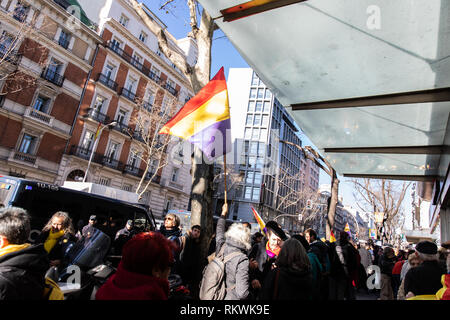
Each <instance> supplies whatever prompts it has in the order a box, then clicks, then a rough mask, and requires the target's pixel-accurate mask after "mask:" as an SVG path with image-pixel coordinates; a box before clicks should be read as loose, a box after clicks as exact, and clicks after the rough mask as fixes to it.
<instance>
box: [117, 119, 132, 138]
mask: <svg viewBox="0 0 450 320" xmlns="http://www.w3.org/2000/svg"><path fill="white" fill-rule="evenodd" d="M116 122H117V124H116V125H115V126H114V127H113V129H114V130H116V131H119V132H120V133H123V134H124V135H126V136H128V137H130V136H131V133H130V132H131V131H132V130H131V128H130V127H128V126H127V125H126V124H123V123H122V122H119V121H118V120H116Z"/></svg>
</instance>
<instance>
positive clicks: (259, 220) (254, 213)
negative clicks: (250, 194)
mask: <svg viewBox="0 0 450 320" xmlns="http://www.w3.org/2000/svg"><path fill="white" fill-rule="evenodd" d="M252 211H253V215H254V216H255V219H256V222H258V224H259V228H260V229H261V231H262V232H263V233H264V234H266V232H267V229H266V224H265V223H264V221H263V219H262V218H261V217H260V216H259V214H258V212H256V210H255V209H254V208H253V207H252Z"/></svg>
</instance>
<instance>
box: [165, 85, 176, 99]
mask: <svg viewBox="0 0 450 320" xmlns="http://www.w3.org/2000/svg"><path fill="white" fill-rule="evenodd" d="M164 89H166V90H167V91H169V92H170V93H171V94H172V95H173V96H175V97H176V96H177V95H178V91H177V90H175V88H174V87H172V86H171V85H170V84H168V83H166V84H165V85H164Z"/></svg>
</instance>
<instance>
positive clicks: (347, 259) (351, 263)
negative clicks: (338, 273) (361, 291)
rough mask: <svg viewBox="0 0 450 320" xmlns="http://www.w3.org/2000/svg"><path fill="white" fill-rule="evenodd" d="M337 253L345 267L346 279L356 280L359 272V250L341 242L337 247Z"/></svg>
mask: <svg viewBox="0 0 450 320" xmlns="http://www.w3.org/2000/svg"><path fill="white" fill-rule="evenodd" d="M336 253H337V255H338V257H339V261H340V262H341V264H342V266H343V267H344V270H345V277H346V278H347V279H354V278H355V272H357V270H358V257H359V253H358V250H356V249H355V247H353V245H352V244H351V243H350V242H347V241H341V240H339V241H338V242H337V245H336Z"/></svg>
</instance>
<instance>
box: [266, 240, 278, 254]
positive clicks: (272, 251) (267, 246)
mask: <svg viewBox="0 0 450 320" xmlns="http://www.w3.org/2000/svg"><path fill="white" fill-rule="evenodd" d="M280 250H281V248H280V247H278V249H276V250H272V249H270V247H269V242H267V243H266V253H267V255H268V256H269V257H271V258H274V257H278V255H279V254H280Z"/></svg>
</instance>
